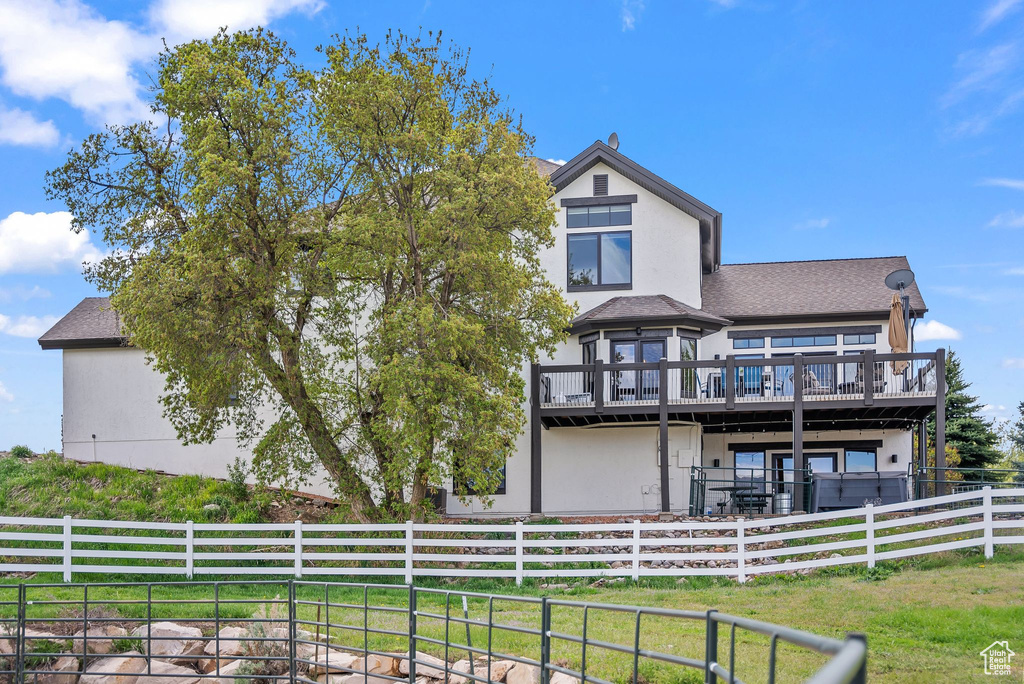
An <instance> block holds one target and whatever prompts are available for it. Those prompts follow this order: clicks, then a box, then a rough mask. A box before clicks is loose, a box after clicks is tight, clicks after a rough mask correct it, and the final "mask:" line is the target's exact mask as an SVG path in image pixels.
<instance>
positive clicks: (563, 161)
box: [547, 159, 565, 166]
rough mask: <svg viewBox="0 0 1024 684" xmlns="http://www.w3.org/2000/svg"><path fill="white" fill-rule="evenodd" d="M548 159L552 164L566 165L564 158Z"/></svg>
mask: <svg viewBox="0 0 1024 684" xmlns="http://www.w3.org/2000/svg"><path fill="white" fill-rule="evenodd" d="M547 161H549V162H551V163H552V164H558V165H559V166H565V160H564V159H548V160H547Z"/></svg>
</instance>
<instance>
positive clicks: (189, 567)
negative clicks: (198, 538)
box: [185, 520, 196, 579]
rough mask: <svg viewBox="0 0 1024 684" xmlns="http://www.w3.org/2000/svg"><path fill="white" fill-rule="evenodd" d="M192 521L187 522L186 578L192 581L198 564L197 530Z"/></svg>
mask: <svg viewBox="0 0 1024 684" xmlns="http://www.w3.org/2000/svg"><path fill="white" fill-rule="evenodd" d="M194 525H195V523H193V522H192V521H191V520H186V521H185V576H186V577H188V578H189V579H192V572H193V570H195V564H196V549H195V543H194V540H195V537H194V535H195V529H194V527H193V526H194Z"/></svg>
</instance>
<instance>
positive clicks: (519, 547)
mask: <svg viewBox="0 0 1024 684" xmlns="http://www.w3.org/2000/svg"><path fill="white" fill-rule="evenodd" d="M523 574H524V573H523V521H522V520H517V521H516V585H522V583H523Z"/></svg>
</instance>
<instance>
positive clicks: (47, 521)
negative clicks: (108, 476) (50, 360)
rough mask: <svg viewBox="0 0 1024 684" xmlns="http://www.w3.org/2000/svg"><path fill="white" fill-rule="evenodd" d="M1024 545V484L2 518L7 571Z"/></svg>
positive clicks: (354, 572)
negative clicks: (311, 519) (856, 494)
mask: <svg viewBox="0 0 1024 684" xmlns="http://www.w3.org/2000/svg"><path fill="white" fill-rule="evenodd" d="M1017 544H1024V487H1017V488H1012V489H998V490H995V489H991V488H988V487H986V488H985V489H981V490H974V491H964V492H960V493H956V494H950V495H946V496H940V497H932V498H928V499H921V500H917V501H910V502H903V503H897V504H888V505H884V506H873V505H867V506H864V507H863V508H856V509H849V510H841V511H832V512H827V513H813V514H804V515H788V516H781V517H774V518H761V519H749V520H748V519H743V518H739V519H735V520H730V519H724V520H718V521H703V520H697V521H689V520H688V521H679V522H641V521H633V522H626V523H601V524H558V525H550V524H524V523H521V522H519V523H515V524H497V523H495V524H438V523H422V524H421V523H413V522H407V523H399V524H382V525H373V524H369V525H362V524H359V525H356V524H353V525H331V524H305V523H302V522H299V521H296V522H295V523H292V524H202V523H193V522H185V523H148V522H132V521H109V520H76V519H73V518H71V517H65V518H63V519H54V518H15V517H0V572H56V573H60V574H61V575H62V576H63V579H64V581H66V582H70V581H71V579H72V576H73V575H74V574H97V573H106V574H108V575H109V574H129V575H138V574H149V575H178V576H185V577H189V578H192V577H197V576H214V577H216V576H226V575H276V576H292V577H295V578H302V577H307V576H317V575H320V576H323V575H334V576H377V577H384V576H392V577H400V578H402V579H403V580H404V581H405V582H406V583H412V582H413V580H414V578H416V577H428V576H437V577H495V578H509V579H514V580H515V581H516V582H517V583H521V582H522V581H523V580H524V579H525V578H554V577H600V576H612V577H615V576H618V577H625V578H632V579H634V580H636V579H639V578H640V577H652V576H665V575H668V576H675V577H680V576H695V575H717V576H725V577H734V578H736V579H737V580H739V581H740V582H743V581H745V580H746V579H747V578H748V577H749V576H751V575H758V574H765V573H774V572H786V571H798V570H808V569H811V568H821V567H829V566H837V565H845V564H850V563H866V564H867V565H868V566H869V567H870V566H873V565H874V563H875V562H876V561H878V560H883V559H895V558H906V557H911V556H916V555H921V554H927V553H937V552H942V551H949V550H952V549H960V548H970V547H982V548H983V549H984V553H985V555H986V557H991V556H992V553H993V548H994V546H997V545H999V546H1006V545H1017Z"/></svg>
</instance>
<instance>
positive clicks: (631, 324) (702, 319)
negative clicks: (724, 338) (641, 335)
mask: <svg viewBox="0 0 1024 684" xmlns="http://www.w3.org/2000/svg"><path fill="white" fill-rule="evenodd" d="M731 323H732V321H729V320H726V319H724V318H718V317H717V316H695V315H690V314H679V315H673V316H635V317H629V318H598V319H593V320H583V321H578V322H574V323H573V324H572V326H570V328H569V334H570V335H579V334H582V333H586V332H591V331H594V330H612V329H618V328H635V327H649V326H654V325H657V326H666V327H672V326H677V325H678V326H683V327H687V328H696V329H698V330H700V331H701V332H702V333H703V334H707V333H713V332H718V331H719V330H721V329H722V328H724V327H726V326H728V325H731Z"/></svg>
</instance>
